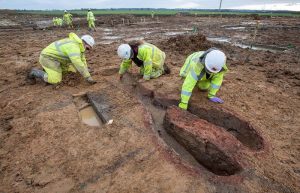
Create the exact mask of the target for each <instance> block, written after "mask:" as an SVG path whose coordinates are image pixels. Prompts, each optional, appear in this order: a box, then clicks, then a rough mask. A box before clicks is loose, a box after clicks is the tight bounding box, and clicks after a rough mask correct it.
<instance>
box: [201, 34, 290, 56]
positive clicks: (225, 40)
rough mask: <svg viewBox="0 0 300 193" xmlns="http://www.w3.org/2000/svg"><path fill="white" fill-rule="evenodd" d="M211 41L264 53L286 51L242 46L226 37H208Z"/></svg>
mask: <svg viewBox="0 0 300 193" xmlns="http://www.w3.org/2000/svg"><path fill="white" fill-rule="evenodd" d="M206 39H207V40H209V41H213V42H220V43H230V44H231V45H233V46H237V47H240V48H243V49H252V50H262V51H270V52H273V53H275V52H278V51H285V50H286V49H285V48H277V47H269V46H259V45H253V46H252V47H251V45H249V44H242V43H234V42H231V40H230V38H226V37H208V38H206Z"/></svg>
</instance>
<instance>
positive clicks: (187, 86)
mask: <svg viewBox="0 0 300 193" xmlns="http://www.w3.org/2000/svg"><path fill="white" fill-rule="evenodd" d="M203 53H204V52H203V51H200V52H195V53H193V54H191V55H190V56H189V57H188V58H187V59H186V61H185V63H184V65H183V67H182V68H181V70H180V76H181V77H185V80H184V83H183V85H182V90H181V102H182V103H184V104H188V101H189V100H190V97H191V95H192V92H193V89H194V87H195V85H196V84H197V82H198V81H207V80H209V81H210V87H209V92H208V98H212V97H214V96H215V95H216V93H217V92H218V90H219V89H220V87H221V85H222V82H223V76H224V74H225V73H226V72H227V71H228V68H227V66H226V64H225V65H224V66H223V69H222V70H221V71H220V72H219V73H215V74H214V73H212V74H211V75H210V76H209V77H208V78H206V73H205V67H204V64H202V63H200V60H199V57H200V56H201V55H202V54H203Z"/></svg>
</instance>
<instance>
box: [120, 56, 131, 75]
mask: <svg viewBox="0 0 300 193" xmlns="http://www.w3.org/2000/svg"><path fill="white" fill-rule="evenodd" d="M131 64H132V60H131V59H128V60H123V61H122V63H121V65H120V70H119V74H124V73H125V72H126V71H127V70H128V69H129V68H130V67H131Z"/></svg>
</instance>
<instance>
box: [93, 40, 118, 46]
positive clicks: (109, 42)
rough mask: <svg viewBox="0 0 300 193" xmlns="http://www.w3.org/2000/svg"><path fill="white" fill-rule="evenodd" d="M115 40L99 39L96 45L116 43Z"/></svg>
mask: <svg viewBox="0 0 300 193" xmlns="http://www.w3.org/2000/svg"><path fill="white" fill-rule="evenodd" d="M114 42H115V41H109V40H107V41H99V42H97V43H96V45H98V44H105V45H108V44H112V43H114Z"/></svg>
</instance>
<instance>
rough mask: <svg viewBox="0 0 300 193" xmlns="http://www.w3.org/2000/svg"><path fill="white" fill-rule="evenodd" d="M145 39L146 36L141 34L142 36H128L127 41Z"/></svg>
mask: <svg viewBox="0 0 300 193" xmlns="http://www.w3.org/2000/svg"><path fill="white" fill-rule="evenodd" d="M143 39H145V38H144V37H142V36H140V37H132V38H126V39H125V41H128V42H130V41H136V40H143Z"/></svg>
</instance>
